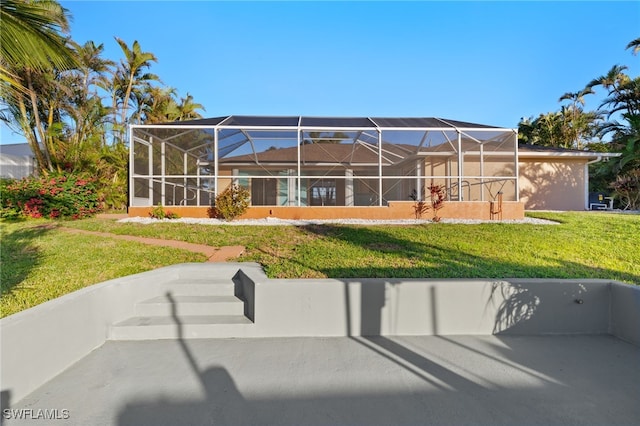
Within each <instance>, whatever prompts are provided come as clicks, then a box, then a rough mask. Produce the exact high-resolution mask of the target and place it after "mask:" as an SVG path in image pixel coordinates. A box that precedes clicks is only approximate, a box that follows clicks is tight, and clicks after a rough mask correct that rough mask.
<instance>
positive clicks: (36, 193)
mask: <svg viewBox="0 0 640 426" xmlns="http://www.w3.org/2000/svg"><path fill="white" fill-rule="evenodd" d="M0 207H1V209H0V216H2V217H16V216H26V217H31V218H41V217H44V218H51V219H57V218H71V219H81V218H84V217H89V216H93V215H94V214H96V213H98V212H99V211H100V210H101V200H100V197H99V196H98V192H97V191H96V185H95V180H94V179H93V178H87V177H82V176H78V175H75V174H69V173H58V174H53V173H52V174H49V175H47V176H39V177H28V178H24V179H22V180H18V181H9V182H5V183H4V184H2V185H0Z"/></svg>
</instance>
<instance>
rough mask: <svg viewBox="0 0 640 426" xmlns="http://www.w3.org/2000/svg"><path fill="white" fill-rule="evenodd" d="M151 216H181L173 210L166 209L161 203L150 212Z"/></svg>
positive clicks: (155, 217) (173, 217)
mask: <svg viewBox="0 0 640 426" xmlns="http://www.w3.org/2000/svg"><path fill="white" fill-rule="evenodd" d="M149 217H151V218H153V219H179V218H180V216H179V215H178V214H177V213H174V212H172V211H171V210H165V209H164V208H162V206H161V205H160V203H158V205H157V206H156V207H154V208H152V209H151V211H150V212H149Z"/></svg>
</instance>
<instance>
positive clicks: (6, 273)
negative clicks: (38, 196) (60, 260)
mask: <svg viewBox="0 0 640 426" xmlns="http://www.w3.org/2000/svg"><path fill="white" fill-rule="evenodd" d="M10 223H11V222H9V224H10ZM7 225H8V224H7V223H4V224H3V230H2V244H1V245H0V263H1V264H2V268H1V271H0V277H1V278H0V289H1V294H2V296H5V295H7V294H10V293H11V291H12V290H13V289H14V288H15V287H16V286H18V285H19V284H20V283H21V282H22V281H23V280H24V279H25V278H26V277H27V276H28V275H29V273H30V272H31V270H32V269H33V268H34V267H36V266H37V265H38V264H40V261H41V251H40V248H39V247H38V246H37V245H36V244H35V242H36V241H37V240H38V239H39V238H41V237H43V236H44V235H45V234H47V233H49V232H51V231H52V230H54V229H55V228H57V225H54V224H45V225H34V226H29V227H23V228H19V229H16V230H12V231H6V227H7Z"/></svg>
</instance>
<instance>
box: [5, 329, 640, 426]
mask: <svg viewBox="0 0 640 426" xmlns="http://www.w3.org/2000/svg"><path fill="white" fill-rule="evenodd" d="M639 359H640V348H638V347H636V346H633V345H630V344H627V343H625V342H623V341H621V340H618V339H616V338H614V337H611V336H553V337H503V336H430V337H426V336H412V337H393V338H391V337H373V338H363V337H352V338H346V337H345V338H265V339H216V340H190V341H184V340H158V341H147V342H113V341H112V342H107V343H106V344H104V345H103V346H102V347H100V348H99V349H97V350H95V351H93V352H92V353H90V354H89V355H88V356H87V357H85V358H84V359H82V360H81V361H79V362H78V363H76V364H75V365H74V366H72V367H71V368H69V369H68V370H66V371H65V372H63V373H62V374H60V375H59V376H58V377H56V378H54V379H53V380H51V381H50V382H48V383H47V384H45V385H44V386H42V387H41V388H40V389H38V390H37V391H35V392H34V393H32V394H31V395H29V396H27V397H26V398H24V399H23V400H22V401H21V402H20V403H18V404H16V405H14V406H12V407H11V410H13V411H11V413H13V414H14V415H22V416H23V417H24V416H28V417H31V418H33V417H34V416H36V415H38V414H40V415H44V414H43V413H44V411H43V410H49V413H51V412H52V411H51V410H57V411H54V413H55V414H57V415H58V418H59V420H52V421H43V420H42V418H40V419H36V420H28V421H24V420H20V421H19V420H15V419H6V417H7V416H6V412H5V424H6V425H8V426H9V425H11V426H13V425H25V424H36V425H38V424H52V425H96V426H98V425H114V426H115V425H136V426H145V425H154V426H158V425H296V426H298V425H436V424H437V425H443V424H452V425H577V424H580V425H604V424H606V425H633V424H639V423H640V404H638V400H640V387H638V384H639V383H640V362H638V360H639ZM3 408H4V407H3ZM20 413H22V414H20ZM65 417H66V418H65Z"/></svg>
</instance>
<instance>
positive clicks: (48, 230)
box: [0, 221, 205, 317]
mask: <svg viewBox="0 0 640 426" xmlns="http://www.w3.org/2000/svg"><path fill="white" fill-rule="evenodd" d="M63 223H65V222H63ZM0 231H1V233H2V244H1V246H0V249H1V250H0V289H1V291H2V292H1V295H2V296H1V297H0V314H1V316H2V317H5V316H7V315H11V314H13V313H15V312H18V311H21V310H23V309H26V308H29V307H32V306H35V305H38V304H40V303H43V302H46V301H47V300H51V299H55V298H56V297H59V296H62V295H64V294H67V293H70V292H72V291H75V290H78V289H80V288H83V287H86V286H88V285H92V284H95V283H99V282H102V281H106V280H109V279H112V278H117V277H122V276H125V275H130V274H135V273H138V272H143V271H148V270H151V269H155V268H158V267H161V266H165V265H171V264H174V263H182V262H201V261H203V260H205V258H204V256H203V255H199V254H194V253H190V252H186V251H183V250H176V249H169V248H164V247H152V246H148V245H144V244H139V243H132V242H127V241H118V240H114V239H112V238H96V237H93V236H87V235H77V234H71V233H67V232H63V231H61V230H59V229H56V224H55V223H53V222H48V221H26V222H13V223H11V222H0Z"/></svg>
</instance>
